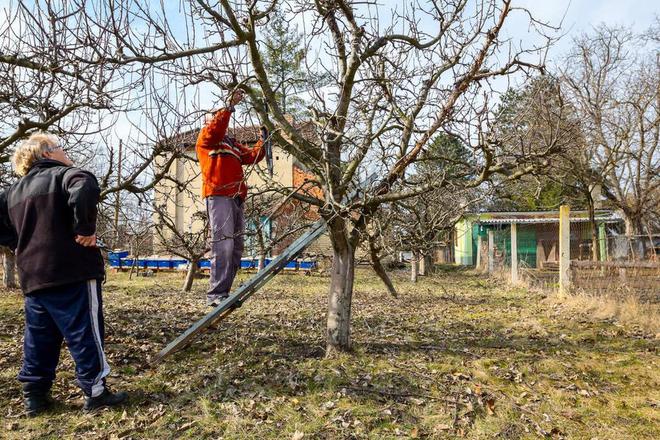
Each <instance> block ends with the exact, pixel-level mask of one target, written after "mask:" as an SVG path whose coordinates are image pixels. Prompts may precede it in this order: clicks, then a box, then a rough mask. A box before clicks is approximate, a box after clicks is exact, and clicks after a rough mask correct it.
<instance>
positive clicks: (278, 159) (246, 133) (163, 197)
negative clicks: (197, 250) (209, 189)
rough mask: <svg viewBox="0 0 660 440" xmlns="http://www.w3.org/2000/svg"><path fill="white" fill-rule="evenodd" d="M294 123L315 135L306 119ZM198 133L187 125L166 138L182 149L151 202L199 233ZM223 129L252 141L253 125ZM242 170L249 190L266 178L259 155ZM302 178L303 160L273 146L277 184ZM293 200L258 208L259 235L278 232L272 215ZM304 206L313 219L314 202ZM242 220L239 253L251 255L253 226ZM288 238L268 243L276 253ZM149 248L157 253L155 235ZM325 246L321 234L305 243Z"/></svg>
mask: <svg viewBox="0 0 660 440" xmlns="http://www.w3.org/2000/svg"><path fill="white" fill-rule="evenodd" d="M298 128H299V129H300V131H301V132H302V133H303V135H304V136H309V137H314V136H316V132H315V130H314V126H313V124H311V123H302V124H300V125H299V126H298ZM198 134H199V130H191V131H188V132H185V133H182V134H179V135H176V136H174V137H172V138H170V139H168V140H167V141H168V142H173V143H174V144H175V145H176V146H177V147H178V148H180V149H183V150H184V157H182V158H178V159H175V160H174V162H173V163H172V164H171V166H170V168H169V172H168V173H167V175H166V178H165V179H162V180H161V181H160V182H159V183H158V184H157V185H156V187H155V196H154V203H155V205H156V206H159V207H162V208H163V210H164V211H165V212H166V214H167V217H168V218H170V219H172V221H173V223H174V225H175V227H176V229H177V230H178V231H180V232H188V233H193V234H195V233H203V232H204V231H203V228H204V216H203V215H200V214H201V213H205V212H206V206H205V204H204V199H203V198H202V197H201V186H202V177H201V173H200V169H199V164H198V161H197V156H196V153H195V142H196V140H197V135H198ZM228 134H229V135H230V136H233V137H235V138H236V139H237V140H239V141H240V142H241V143H243V144H245V145H249V146H253V145H254V144H255V143H256V142H257V140H258V139H259V136H260V132H259V127H258V126H248V127H234V128H232V127H231V126H230V128H229V131H228ZM166 161H167V158H164V159H161V162H159V163H158V164H157V169H158V167H159V166H160V167H161V169H162V166H163V163H165V162H166ZM244 172H245V175H246V177H247V183H248V187H249V191H250V192H251V193H253V194H254V193H255V192H257V193H258V192H260V191H261V190H263V189H264V188H265V187H266V182H265V181H264V179H263V178H262V177H261V176H262V175H265V173H266V161H265V160H263V161H261V162H260V163H259V164H256V165H253V166H246V167H244ZM308 177H309V174H308V173H307V172H306V170H305V167H304V165H302V164H301V163H299V162H298V161H297V160H296V159H295V158H294V157H293V156H291V155H290V154H289V153H287V152H286V151H285V150H284V149H283V148H282V147H281V146H279V145H273V179H274V180H275V181H276V182H277V183H278V184H280V185H281V186H283V187H287V188H297V187H299V186H300V185H302V184H303V182H304V181H305V179H306V178H308ZM177 182H179V183H182V185H177ZM295 203H298V202H291V203H290V204H289V205H288V206H284V207H280V208H279V210H278V212H277V213H264V215H263V216H262V217H261V219H260V222H261V223H262V228H263V231H264V233H265V235H267V236H268V237H266V238H269V237H271V236H272V237H274V236H278V235H279V234H278V230H279V229H278V228H285V227H287V226H288V225H287V224H285V223H286V221H285V220H283V221H282V222H279V223H278V220H279V219H280V218H283V217H285V215H283V214H286V213H287V210H291V208H292V206H293V205H295ZM306 211H307V212H306V214H305V218H306V220H308V221H310V222H311V221H314V220H316V219H318V214H317V212H316V209H315V207H311V208H310V209H307V210H306ZM156 221H157V220H156ZM246 222H247V224H246V229H247V231H248V233H247V236H246V249H245V252H244V255H246V256H254V255H256V249H255V247H256V244H255V239H254V234H250V231H251V230H252V231H254V230H255V229H256V225H255V224H254V223H255V221H254V220H250V219H247V221H246ZM292 240H293V237H291V238H288V239H287V240H283V241H282V242H280V243H278V244H277V245H275V246H274V248H273V251H272V253H273V254H275V255H277V254H278V253H279V251H280V250H281V249H283V248H284V247H286V246H287V245H288V244H289V243H290V242H291V241H292ZM154 247H155V252H161V251H162V250H163V246H162V243H161V242H160V241H159V240H158V239H157V238H156V239H155V243H154ZM330 249H331V248H330V244H329V238H328V237H327V236H323V237H321V238H320V239H319V240H317V242H316V243H314V244H313V245H312V246H310V248H308V253H309V254H315V255H319V254H321V255H328V254H329V252H330Z"/></svg>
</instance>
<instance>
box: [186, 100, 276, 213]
mask: <svg viewBox="0 0 660 440" xmlns="http://www.w3.org/2000/svg"><path fill="white" fill-rule="evenodd" d="M231 114H232V111H231V110H229V109H226V108H225V109H221V110H219V111H218V112H217V113H216V114H215V115H214V116H213V119H211V121H210V122H209V123H208V124H206V126H204V128H202V130H201V131H200V132H199V136H198V137H197V143H196V144H195V150H196V151H197V159H198V160H199V165H200V167H201V169H202V197H208V196H227V197H236V196H239V197H240V198H241V199H243V200H245V197H246V196H247V184H246V182H245V180H244V177H243V167H242V165H249V164H254V163H257V162H259V161H260V160H261V159H263V158H264V155H265V153H266V152H265V151H264V149H263V148H262V146H263V142H262V140H259V141H258V142H257V145H256V146H255V147H254V148H250V147H246V146H245V145H242V144H241V143H240V142H238V141H236V139H234V138H231V137H229V136H227V127H229V120H230V119H231Z"/></svg>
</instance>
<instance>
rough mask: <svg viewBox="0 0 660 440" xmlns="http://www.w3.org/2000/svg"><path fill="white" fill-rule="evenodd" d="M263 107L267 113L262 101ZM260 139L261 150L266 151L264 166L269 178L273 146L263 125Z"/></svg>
mask: <svg viewBox="0 0 660 440" xmlns="http://www.w3.org/2000/svg"><path fill="white" fill-rule="evenodd" d="M264 107H265V109H266V112H268V103H266V102H265V101H264ZM260 131H261V139H262V141H263V148H265V149H266V165H267V166H268V174H270V177H273V144H272V141H271V138H270V134H269V133H268V129H267V128H266V126H265V125H262V126H261V127H260Z"/></svg>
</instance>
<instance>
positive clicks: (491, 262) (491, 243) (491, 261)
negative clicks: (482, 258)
mask: <svg viewBox="0 0 660 440" xmlns="http://www.w3.org/2000/svg"><path fill="white" fill-rule="evenodd" d="M494 271H495V231H493V230H490V231H488V273H493V272H494Z"/></svg>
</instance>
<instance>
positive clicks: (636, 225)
mask: <svg viewBox="0 0 660 440" xmlns="http://www.w3.org/2000/svg"><path fill="white" fill-rule="evenodd" d="M624 217H625V223H626V236H627V237H628V244H629V246H630V249H631V251H632V257H633V259H635V260H636V259H643V258H644V256H645V254H646V243H644V239H643V238H642V237H641V235H642V222H641V220H640V219H639V217H638V216H634V217H633V216H632V215H630V214H628V213H626V212H624Z"/></svg>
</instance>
